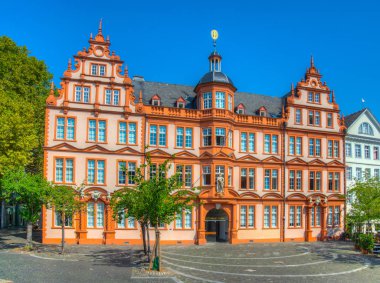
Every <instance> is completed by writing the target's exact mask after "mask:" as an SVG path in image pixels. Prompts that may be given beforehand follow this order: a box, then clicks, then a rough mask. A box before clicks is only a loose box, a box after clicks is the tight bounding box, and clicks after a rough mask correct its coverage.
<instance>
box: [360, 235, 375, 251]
mask: <svg viewBox="0 0 380 283" xmlns="http://www.w3.org/2000/svg"><path fill="white" fill-rule="evenodd" d="M359 246H360V249H361V251H362V253H363V254H368V253H369V252H372V250H373V248H374V246H375V241H374V239H373V236H372V235H371V234H361V235H360V236H359Z"/></svg>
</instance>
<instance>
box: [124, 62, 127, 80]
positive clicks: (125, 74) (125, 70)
mask: <svg viewBox="0 0 380 283" xmlns="http://www.w3.org/2000/svg"><path fill="white" fill-rule="evenodd" d="M124 77H126V78H128V65H125V67H124Z"/></svg>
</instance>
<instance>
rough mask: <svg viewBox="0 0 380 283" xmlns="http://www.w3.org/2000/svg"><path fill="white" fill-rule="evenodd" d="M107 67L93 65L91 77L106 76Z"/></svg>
mask: <svg viewBox="0 0 380 283" xmlns="http://www.w3.org/2000/svg"><path fill="white" fill-rule="evenodd" d="M105 74H106V66H105V65H99V64H91V75H93V76H102V77H103V76H105Z"/></svg>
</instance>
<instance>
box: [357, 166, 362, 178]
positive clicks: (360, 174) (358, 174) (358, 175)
mask: <svg viewBox="0 0 380 283" xmlns="http://www.w3.org/2000/svg"><path fill="white" fill-rule="evenodd" d="M362 178H363V173H362V168H356V179H358V180H361V179H362Z"/></svg>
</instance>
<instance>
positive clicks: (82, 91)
mask: <svg viewBox="0 0 380 283" xmlns="http://www.w3.org/2000/svg"><path fill="white" fill-rule="evenodd" d="M75 101H76V102H84V103H88V102H89V101H90V88H89V87H82V86H76V87H75Z"/></svg>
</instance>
